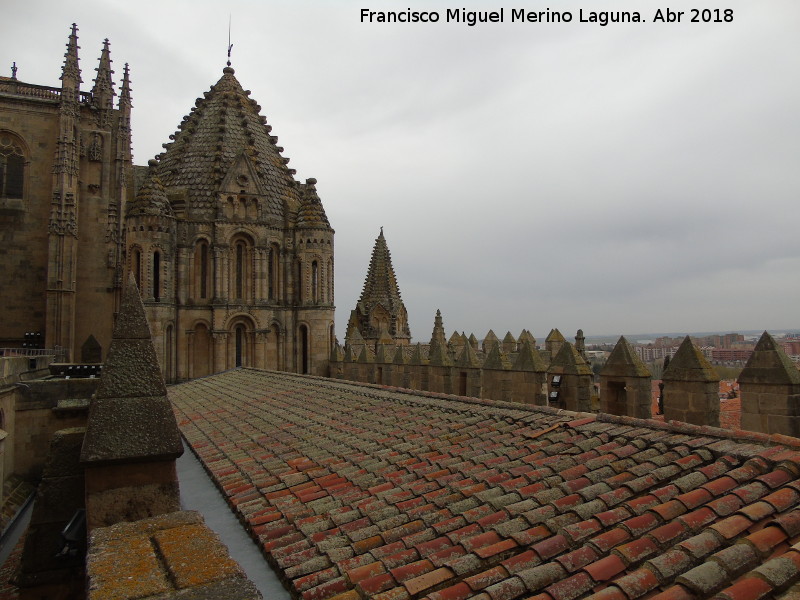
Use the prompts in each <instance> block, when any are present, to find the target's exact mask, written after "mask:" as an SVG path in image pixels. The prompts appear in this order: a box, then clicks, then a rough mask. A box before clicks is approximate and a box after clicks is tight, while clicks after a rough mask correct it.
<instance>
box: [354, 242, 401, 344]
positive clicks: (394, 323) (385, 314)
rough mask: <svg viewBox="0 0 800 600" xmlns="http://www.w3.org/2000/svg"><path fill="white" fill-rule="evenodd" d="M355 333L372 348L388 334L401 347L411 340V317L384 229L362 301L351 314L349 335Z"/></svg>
mask: <svg viewBox="0 0 800 600" xmlns="http://www.w3.org/2000/svg"><path fill="white" fill-rule="evenodd" d="M354 329H357V330H358V332H359V333H360V334H361V337H362V338H363V339H364V341H366V342H367V343H368V344H370V345H372V346H373V347H374V346H375V344H377V342H378V340H379V339H380V338H381V334H382V333H383V332H386V333H388V334H389V336H390V337H391V338H392V340H393V342H394V344H396V345H398V346H406V345H408V344H409V342H410V340H411V332H410V330H409V328H408V313H407V312H406V307H405V305H404V304H403V300H402V298H401V297H400V288H399V287H398V285H397V277H396V276H395V274H394V268H393V267H392V257H391V254H390V253H389V246H388V245H387V244H386V238H385V237H383V227H381V232H380V234H379V235H378V238H377V239H376V240H375V246H374V247H373V249H372V257H371V258H370V261H369V271H368V272H367V277H366V279H365V281H364V290H363V291H362V292H361V298H359V300H358V303H357V304H356V308H355V310H354V311H353V312H352V313H351V314H350V322H349V324H348V332H350V331H353V330H354Z"/></svg>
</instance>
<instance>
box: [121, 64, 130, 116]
mask: <svg viewBox="0 0 800 600" xmlns="http://www.w3.org/2000/svg"><path fill="white" fill-rule="evenodd" d="M118 106H119V109H120V110H121V111H123V110H125V109H128V112H130V108H131V80H130V71H129V69H128V63H125V69H124V70H123V71H122V86H121V87H120V88H119V104H118Z"/></svg>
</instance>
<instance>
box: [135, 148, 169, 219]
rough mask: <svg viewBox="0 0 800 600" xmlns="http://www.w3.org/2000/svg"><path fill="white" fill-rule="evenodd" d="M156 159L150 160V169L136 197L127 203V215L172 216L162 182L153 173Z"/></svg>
mask: <svg viewBox="0 0 800 600" xmlns="http://www.w3.org/2000/svg"><path fill="white" fill-rule="evenodd" d="M155 165H156V161H154V160H151V161H150V170H149V172H148V174H147V178H146V179H145V181H144V183H143V184H142V187H141V188H140V189H139V193H138V194H136V198H135V199H134V201H133V202H131V203H130V205H128V216H140V215H155V216H164V217H172V216H174V215H173V212H172V206H171V205H170V203H169V200H168V199H167V193H166V191H165V190H164V184H163V183H161V179H159V177H158V175H156V173H155V168H154V167H155Z"/></svg>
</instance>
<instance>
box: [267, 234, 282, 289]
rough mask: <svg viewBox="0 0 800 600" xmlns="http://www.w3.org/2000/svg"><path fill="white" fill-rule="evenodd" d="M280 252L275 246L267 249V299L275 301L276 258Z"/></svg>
mask: <svg viewBox="0 0 800 600" xmlns="http://www.w3.org/2000/svg"><path fill="white" fill-rule="evenodd" d="M279 256H280V250H279V249H278V247H277V246H276V245H275V244H272V245H271V246H270V247H269V264H268V268H269V272H268V274H267V298H269V299H270V300H275V299H276V298H277V296H278V257H279Z"/></svg>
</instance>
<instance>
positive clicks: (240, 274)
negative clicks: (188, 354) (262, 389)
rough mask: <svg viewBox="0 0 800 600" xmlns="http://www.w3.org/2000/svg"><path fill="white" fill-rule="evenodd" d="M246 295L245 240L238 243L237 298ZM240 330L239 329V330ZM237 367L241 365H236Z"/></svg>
mask: <svg viewBox="0 0 800 600" xmlns="http://www.w3.org/2000/svg"><path fill="white" fill-rule="evenodd" d="M243 297H244V242H237V243H236V298H237V299H241V298H243ZM237 331H238V330H237ZM236 366H237V367H238V366H240V365H236Z"/></svg>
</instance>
